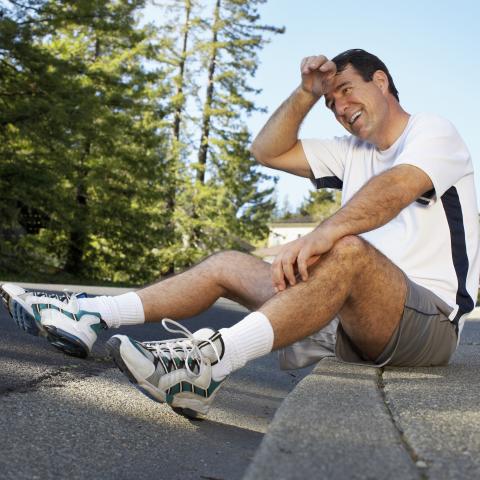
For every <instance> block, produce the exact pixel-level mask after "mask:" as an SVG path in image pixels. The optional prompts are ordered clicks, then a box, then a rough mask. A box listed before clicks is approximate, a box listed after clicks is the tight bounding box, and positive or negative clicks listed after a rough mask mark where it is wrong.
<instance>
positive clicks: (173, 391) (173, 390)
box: [168, 382, 182, 397]
mask: <svg viewBox="0 0 480 480" xmlns="http://www.w3.org/2000/svg"><path fill="white" fill-rule="evenodd" d="M181 383H182V382H180V383H177V384H176V385H173V387H170V389H169V390H168V394H169V395H172V397H173V396H174V395H176V394H177V393H180V384H181Z"/></svg>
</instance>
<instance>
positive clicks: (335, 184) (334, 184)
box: [315, 177, 343, 190]
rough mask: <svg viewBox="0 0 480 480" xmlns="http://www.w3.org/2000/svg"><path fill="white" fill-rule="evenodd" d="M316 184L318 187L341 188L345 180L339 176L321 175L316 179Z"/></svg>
mask: <svg viewBox="0 0 480 480" xmlns="http://www.w3.org/2000/svg"><path fill="white" fill-rule="evenodd" d="M315 186H316V187H317V188H336V189H337V190H341V189H342V188H343V182H342V181H341V180H340V179H339V178H338V177H321V178H316V179H315Z"/></svg>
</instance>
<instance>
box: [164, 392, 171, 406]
mask: <svg viewBox="0 0 480 480" xmlns="http://www.w3.org/2000/svg"><path fill="white" fill-rule="evenodd" d="M165 401H166V402H167V403H168V404H169V405H171V404H172V402H173V395H169V394H168V393H167V394H166V395H165Z"/></svg>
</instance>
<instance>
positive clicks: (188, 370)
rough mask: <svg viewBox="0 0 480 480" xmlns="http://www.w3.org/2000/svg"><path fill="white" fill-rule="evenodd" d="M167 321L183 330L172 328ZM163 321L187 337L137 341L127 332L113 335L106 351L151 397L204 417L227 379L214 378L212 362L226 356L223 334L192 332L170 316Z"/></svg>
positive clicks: (139, 387) (142, 390) (197, 417)
mask: <svg viewBox="0 0 480 480" xmlns="http://www.w3.org/2000/svg"><path fill="white" fill-rule="evenodd" d="M167 323H170V324H173V325H175V326H177V327H179V328H180V330H175V329H172V328H169V327H168V326H167ZM162 324H163V326H164V328H165V329H166V330H168V331H169V332H175V333H182V334H183V335H185V337H187V338H177V339H173V340H161V341H158V342H137V341H136V340H134V339H133V338H130V337H128V336H126V335H114V336H113V337H112V338H110V340H108V342H107V350H108V352H109V354H110V356H111V357H112V359H113V361H114V362H115V364H116V365H117V367H118V368H119V369H120V370H121V371H122V372H123V373H124V374H125V375H126V376H127V378H128V379H129V380H130V382H132V383H133V385H134V386H135V387H136V388H137V389H138V390H140V391H141V392H142V393H143V394H144V395H146V396H147V397H148V398H150V399H152V400H154V401H157V402H160V403H164V402H165V403H168V404H169V405H170V406H171V407H172V408H173V409H174V410H175V411H176V412H177V413H180V414H182V415H185V416H187V417H190V418H196V419H199V418H205V416H206V415H207V413H208V410H209V409H210V405H211V403H212V401H213V399H214V398H215V395H216V394H217V392H218V390H219V387H220V385H221V384H222V383H223V382H224V381H225V380H226V377H225V378H223V379H221V380H220V381H215V380H213V379H212V365H214V364H215V363H217V362H218V361H219V360H220V359H221V358H222V356H223V341H222V338H221V334H220V333H219V332H215V331H214V330H211V329H202V330H200V331H198V332H196V333H195V334H192V333H191V332H190V331H188V330H187V329H186V328H185V327H183V326H182V325H180V324H178V323H177V322H174V321H173V320H168V319H165V320H163V321H162Z"/></svg>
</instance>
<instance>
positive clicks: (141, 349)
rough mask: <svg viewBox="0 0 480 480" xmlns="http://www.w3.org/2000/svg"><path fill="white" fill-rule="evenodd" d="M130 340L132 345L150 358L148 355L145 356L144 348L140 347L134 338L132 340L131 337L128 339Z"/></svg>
mask: <svg viewBox="0 0 480 480" xmlns="http://www.w3.org/2000/svg"><path fill="white" fill-rule="evenodd" d="M128 339H129V340H130V343H131V344H132V345H133V346H134V347H135V348H136V349H137V350H138V351H139V352H140V353H141V354H142V355H143V356H144V357H145V358H148V357H147V355H146V354H145V352H144V351H143V347H140V346H139V343H138V342H136V341H135V340H134V339H133V338H130V337H128ZM149 360H150V359H149Z"/></svg>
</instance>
